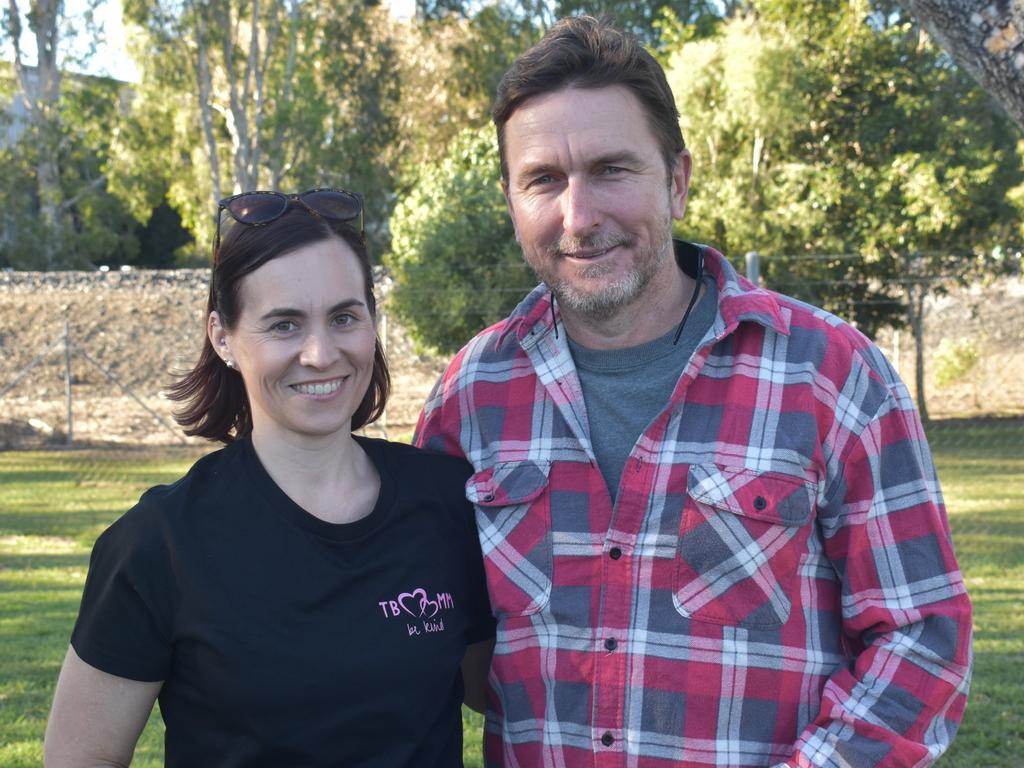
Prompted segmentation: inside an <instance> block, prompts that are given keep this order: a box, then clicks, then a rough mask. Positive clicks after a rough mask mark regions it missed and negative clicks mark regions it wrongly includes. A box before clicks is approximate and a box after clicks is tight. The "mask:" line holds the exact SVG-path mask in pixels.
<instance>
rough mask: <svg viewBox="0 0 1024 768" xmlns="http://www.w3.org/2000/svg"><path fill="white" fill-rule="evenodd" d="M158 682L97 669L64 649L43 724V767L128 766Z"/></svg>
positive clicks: (73, 650) (147, 716) (70, 649)
mask: <svg viewBox="0 0 1024 768" xmlns="http://www.w3.org/2000/svg"><path fill="white" fill-rule="evenodd" d="M162 685H163V683H162V682H156V683H144V682H139V681H138V680H129V679H127V678H124V677H117V676H116V675H110V674H107V673H106V672H101V671H100V670H98V669H96V667H93V666H90V665H89V664H86V663H85V662H84V661H82V659H81V658H79V656H78V654H77V653H75V649H74V648H68V653H67V656H65V657H64V666H63V667H62V668H61V671H60V678H59V679H58V680H57V691H56V693H54V696H53V708H52V709H51V710H50V720H49V722H48V723H47V724H46V740H45V743H44V747H43V753H44V757H43V760H44V765H45V766H46V768H83V767H84V766H90V767H93V768H98V767H99V766H127V765H128V764H129V763H131V761H132V753H133V752H134V751H135V743H136V742H137V741H138V740H139V734H141V733H142V729H143V728H144V727H145V726H146V721H147V720H148V719H149V713H150V711H152V709H153V702H154V701H156V697H157V694H159V693H160V686H162Z"/></svg>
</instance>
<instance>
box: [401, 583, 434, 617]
mask: <svg viewBox="0 0 1024 768" xmlns="http://www.w3.org/2000/svg"><path fill="white" fill-rule="evenodd" d="M398 604H399V605H400V606H402V610H403V611H405V612H406V613H408V614H409V615H410V616H415V617H417V618H419V617H420V616H425V617H426V618H428V619H429V618H431V617H433V616H435V615H436V614H437V612H438V611H439V610H441V606H439V605H438V604H437V601H436V600H431V599H430V598H429V597H427V590H425V589H423V587H418V588H416V589H414V590H413V591H412V592H403V593H402V594H400V595H399V596H398ZM410 605H411V606H412V607H410ZM415 609H418V610H415Z"/></svg>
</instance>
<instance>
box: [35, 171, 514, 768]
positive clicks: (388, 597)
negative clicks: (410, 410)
mask: <svg viewBox="0 0 1024 768" xmlns="http://www.w3.org/2000/svg"><path fill="white" fill-rule="evenodd" d="M221 208H222V210H223V209H226V210H227V211H228V212H229V213H230V214H231V215H232V217H233V218H234V219H235V220H236V222H237V223H236V224H234V225H233V226H232V227H231V228H230V230H229V231H228V232H227V234H226V235H225V237H224V240H223V243H222V242H221V240H220V231H219V227H218V237H217V244H216V246H215V253H214V266H213V274H212V276H211V283H210V298H209V306H208V313H209V314H208V323H207V334H206V335H207V338H206V340H205V342H204V347H203V351H202V353H201V356H200V359H199V362H198V363H197V365H196V367H195V368H194V369H193V370H192V371H191V372H190V373H189V374H188V375H187V376H185V377H184V378H183V379H181V380H180V381H179V382H177V384H176V385H175V388H174V389H173V390H172V396H173V397H174V398H175V399H176V400H178V401H181V402H183V403H184V407H183V409H182V410H181V411H180V412H179V413H178V421H179V423H181V424H182V426H184V427H185V428H186V433H187V434H191V435H201V436H203V437H207V438H210V439H213V440H219V441H223V442H224V443H226V447H225V448H223V449H221V450H219V451H216V452H214V453H211V454H210V455H208V456H205V457H204V458H202V459H200V460H199V461H198V462H197V463H196V464H195V465H194V466H193V467H192V469H191V470H190V471H189V472H188V474H186V475H185V477H183V478H182V479H180V480H179V481H177V482H176V483H174V484H173V485H169V486H158V487H156V488H153V489H151V490H149V491H148V492H147V493H145V494H144V495H143V496H142V498H141V500H140V501H139V503H138V504H137V505H136V506H135V507H134V508H133V509H131V510H130V511H129V512H128V513H127V514H126V515H124V516H123V517H122V518H121V519H120V520H118V521H117V522H116V523H114V525H112V526H111V527H110V528H109V529H108V530H107V531H106V532H105V533H104V534H103V535H102V536H101V537H100V538H99V540H98V541H97V543H96V546H95V549H94V550H93V555H92V561H91V565H90V569H89V576H88V580H87V582H86V586H85V592H84V594H83V598H82V607H81V611H80V613H79V617H78V621H77V623H76V625H75V629H74V632H73V634H72V638H71V648H70V649H69V650H68V654H67V657H66V659H65V661H64V666H63V669H62V671H61V674H60V679H59V681H58V684H57V690H56V694H55V696H54V702H53V709H52V712H51V715H50V721H49V723H48V726H47V733H46V744H45V754H46V764H47V765H48V766H77V765H97V764H99V765H107V764H112V765H126V764H128V763H129V762H130V761H131V756H132V752H133V750H134V748H135V743H136V741H137V739H138V737H139V734H140V732H141V731H142V728H143V727H144V725H145V723H146V720H147V718H148V716H149V713H150V710H151V709H152V705H153V701H154V699H157V698H158V699H159V701H160V710H161V714H162V715H163V719H164V722H165V724H166V737H165V744H166V748H165V760H166V765H168V766H207V765H217V766H316V765H323V766H363V765H374V766H417V767H419V766H444V767H445V768H448V766H453V765H461V764H462V720H461V711H460V704H461V703H462V701H463V685H462V675H460V663H461V664H462V669H463V670H464V673H465V681H466V687H465V690H466V694H465V695H466V703H467V704H470V705H471V706H474V707H475V708H477V709H481V708H482V703H483V678H484V676H485V675H486V666H487V663H488V659H489V651H490V648H491V647H492V646H493V632H494V630H493V622H492V619H491V617H490V614H489V608H488V605H487V596H486V587H485V581H484V574H483V569H482V565H481V561H480V550H479V543H478V542H477V538H476V530H475V526H474V523H473V519H472V508H471V507H470V506H469V505H468V503H467V502H466V501H465V498H464V482H465V480H466V479H467V477H468V476H469V473H470V469H469V467H468V466H466V465H463V464H461V463H459V462H457V461H455V460H453V459H451V458H449V457H446V456H441V455H437V454H432V453H427V452H423V451H419V450H417V449H414V448H412V447H410V446H405V445H400V444H396V443H389V442H386V441H383V440H377V439H369V438H366V437H361V436H356V435H353V434H352V430H355V429H359V428H361V427H363V426H364V425H366V424H368V423H370V422H372V421H373V420H374V419H376V418H377V417H378V416H379V415H380V414H381V412H382V411H383V409H384V404H385V401H386V399H387V394H388V386H389V376H388V370H387V366H386V363H385V359H384V355H383V351H382V348H381V345H380V341H379V339H378V338H377V335H376V329H375V319H376V305H375V301H374V295H373V282H372V274H371V269H370V265H369V261H368V258H367V254H366V249H365V246H364V243H363V237H362V232H361V227H360V230H358V231H357V230H356V229H354V228H353V227H352V226H351V223H352V222H353V221H355V220H356V219H357V218H358V219H360V221H361V216H362V204H361V199H360V198H359V197H358V196H356V195H352V194H350V193H347V192H341V191H336V190H312V191H310V192H306V193H302V194H300V195H281V194H278V193H262V192H258V193H247V194H243V195H239V196H236V197H233V198H229V199H227V200H225V201H223V202H222V203H221Z"/></svg>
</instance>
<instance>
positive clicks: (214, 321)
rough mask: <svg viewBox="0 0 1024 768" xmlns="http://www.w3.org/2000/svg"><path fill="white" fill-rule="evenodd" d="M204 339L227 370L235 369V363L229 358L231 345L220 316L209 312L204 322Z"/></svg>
mask: <svg viewBox="0 0 1024 768" xmlns="http://www.w3.org/2000/svg"><path fill="white" fill-rule="evenodd" d="M206 337H207V338H208V339H209V340H210V345H211V346H212V347H213V351H214V352H216V353H217V355H219V356H220V359H221V360H223V361H224V364H225V365H226V366H227V367H228V368H234V367H235V361H234V359H233V358H232V356H231V345H230V342H229V341H228V331H227V328H225V327H224V326H223V324H222V323H221V321H220V314H219V313H217V312H211V313H210V317H209V318H207V321H206Z"/></svg>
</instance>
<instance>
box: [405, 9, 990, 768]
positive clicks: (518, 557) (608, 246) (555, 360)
mask: <svg viewBox="0 0 1024 768" xmlns="http://www.w3.org/2000/svg"><path fill="white" fill-rule="evenodd" d="M493 116H494V121H495V124H496V126H497V131H498V141H499V146H500V150H501V161H502V184H503V187H504V191H505V197H506V199H507V201H508V209H509V214H510V215H511V217H512V221H513V223H514V225H515V232H516V238H517V240H518V241H519V243H520V244H521V246H522V249H523V256H524V258H525V259H526V261H527V262H528V263H529V265H530V266H531V267H532V268H533V270H534V271H535V272H536V273H537V275H538V276H539V278H540V279H541V280H542V281H543V283H542V284H541V285H539V286H538V287H537V288H536V289H535V290H534V291H533V292H532V293H530V295H529V296H527V297H526V299H525V300H524V301H523V302H522V303H521V304H520V305H519V306H518V307H517V308H516V310H515V311H514V312H513V313H512V314H511V315H510V316H509V317H508V318H506V319H505V320H503V321H502V322H500V323H498V324H497V325H495V326H493V327H491V328H489V329H487V330H485V331H484V332H482V333H481V334H480V335H478V336H477V337H476V338H475V339H473V340H472V341H471V342H470V343H469V344H468V345H467V346H466V347H465V348H464V349H463V350H462V351H461V352H460V353H459V354H458V355H457V356H456V357H455V359H454V360H453V361H452V363H451V365H450V366H449V368H448V370H447V371H446V373H445V374H444V376H443V377H442V379H441V381H440V382H439V383H438V386H437V387H436V389H435V391H434V393H433V395H432V396H431V398H430V400H429V401H428V403H427V405H426V406H425V409H424V412H423V414H422V416H421V419H420V424H419V426H418V429H417V437H416V441H417V443H418V444H420V445H424V446H427V447H432V448H437V449H440V450H443V451H447V452H450V453H455V454H458V455H464V456H466V457H467V458H468V459H469V461H470V462H471V463H472V464H473V466H474V467H475V469H476V473H475V474H474V476H473V477H472V478H471V479H470V481H469V483H467V494H468V496H469V498H470V499H471V500H472V501H473V502H474V504H475V505H476V513H477V522H478V525H479V532H480V540H481V542H482V545H483V551H484V555H485V561H486V569H487V577H488V586H489V590H490V595H491V602H492V608H493V610H494V612H495V614H496V616H497V619H498V636H497V647H496V649H495V655H494V660H493V664H492V672H493V677H492V681H493V682H494V690H493V691H492V692H491V700H490V702H489V713H488V719H487V725H486V736H485V741H486V746H485V755H486V761H487V764H488V765H489V766H498V765H507V766H523V767H524V768H534V766H634V767H636V768H654V767H655V766H707V765H717V766H765V765H777V766H811V765H814V766H922V765H927V764H929V763H930V762H932V761H934V760H935V759H936V758H937V757H938V756H939V755H940V754H941V753H942V752H943V751H944V750H945V749H946V747H947V746H948V745H949V743H950V741H951V739H952V738H953V735H954V733H955V731H956V728H957V725H958V723H959V720H960V718H961V716H962V713H963V709H964V705H965V699H966V692H967V687H968V680H969V673H970V625H971V616H970V605H969V602H968V599H967V595H966V592H965V590H964V585H963V581H962V578H961V575H960V573H959V570H958V568H957V564H956V561H955V559H954V556H953V550H952V547H951V544H950V537H949V527H948V524H947V520H946V515H945V511H944V508H943V503H942V498H941V494H940V491H939V487H938V483H937V481H936V478H935V473H934V468H933V466H932V460H931V457H930V455H929V452H928V449H927V446H926V444H925V438H924V434H923V431H922V429H921V424H920V421H919V419H918V417H917V414H916V411H915V410H914V406H913V403H912V401H911V399H910V396H909V394H908V393H907V391H906V389H905V387H904V386H903V384H902V383H901V382H900V381H899V379H898V377H897V375H896V373H895V372H894V371H893V369H892V368H891V367H890V365H889V364H888V362H887V361H886V360H885V359H884V357H883V356H882V355H881V353H880V352H879V351H878V350H877V349H876V348H875V347H874V346H873V345H872V344H871V343H870V342H869V341H868V340H867V339H865V338H864V337H863V336H862V335H860V334H859V333H858V332H857V331H855V330H853V329H852V328H851V327H850V326H848V325H846V324H845V323H843V322H842V321H840V320H839V319H837V318H835V317H833V316H831V315H829V314H828V313H826V312H824V311H822V310H819V309H815V308H813V307H810V306H807V305H805V304H802V303H800V302H797V301H795V300H793V299H790V298H787V297H785V296H780V295H778V294H775V293H772V292H770V291H767V290H763V289H759V288H756V287H755V286H753V285H751V284H750V283H749V282H747V281H746V280H744V279H743V278H741V277H739V276H737V274H736V273H735V271H734V270H733V268H732V267H731V266H730V265H729V263H728V262H727V261H726V260H725V258H723V256H722V255H721V254H720V253H718V252H717V251H715V250H713V249H712V248H709V247H706V246H702V245H694V244H690V243H683V242H674V241H673V240H672V237H671V224H672V220H673V219H680V218H682V216H683V213H684V210H685V207H686V197H687V191H688V185H689V180H690V166H691V163H690V155H689V153H688V152H687V151H686V149H685V146H684V144H683V138H682V135H681V134H680V131H679V126H678V114H677V112H676V108H675V104H674V100H673V97H672V93H671V91H670V89H669V87H668V84H667V82H666V81H665V77H664V73H663V72H662V70H661V68H660V67H659V66H658V64H657V63H656V62H655V61H654V60H653V59H652V58H651V57H650V55H648V54H647V53H646V52H644V51H643V49H642V48H641V47H640V46H639V45H638V44H637V43H636V41H635V40H633V39H631V38H630V37H628V36H625V35H622V34H620V33H618V32H616V31H615V30H613V29H611V28H609V27H608V26H606V25H604V24H603V23H601V22H598V21H596V20H594V19H592V18H586V17H581V18H573V19H566V20H563V21H561V22H559V23H558V24H556V25H555V26H554V27H553V28H552V29H551V31H550V32H549V33H548V35H547V36H546V37H545V38H544V39H543V40H542V41H541V42H540V43H539V44H538V45H537V46H535V47H534V48H532V49H531V50H529V51H527V52H526V53H525V54H524V55H523V56H522V57H520V59H519V60H518V61H516V63H515V64H514V65H513V66H512V68H511V69H510V70H509V72H508V73H507V74H506V76H505V78H504V79H503V81H502V83H501V85H500V86H499V89H498V95H497V100H496V103H495V106H494V111H493Z"/></svg>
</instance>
